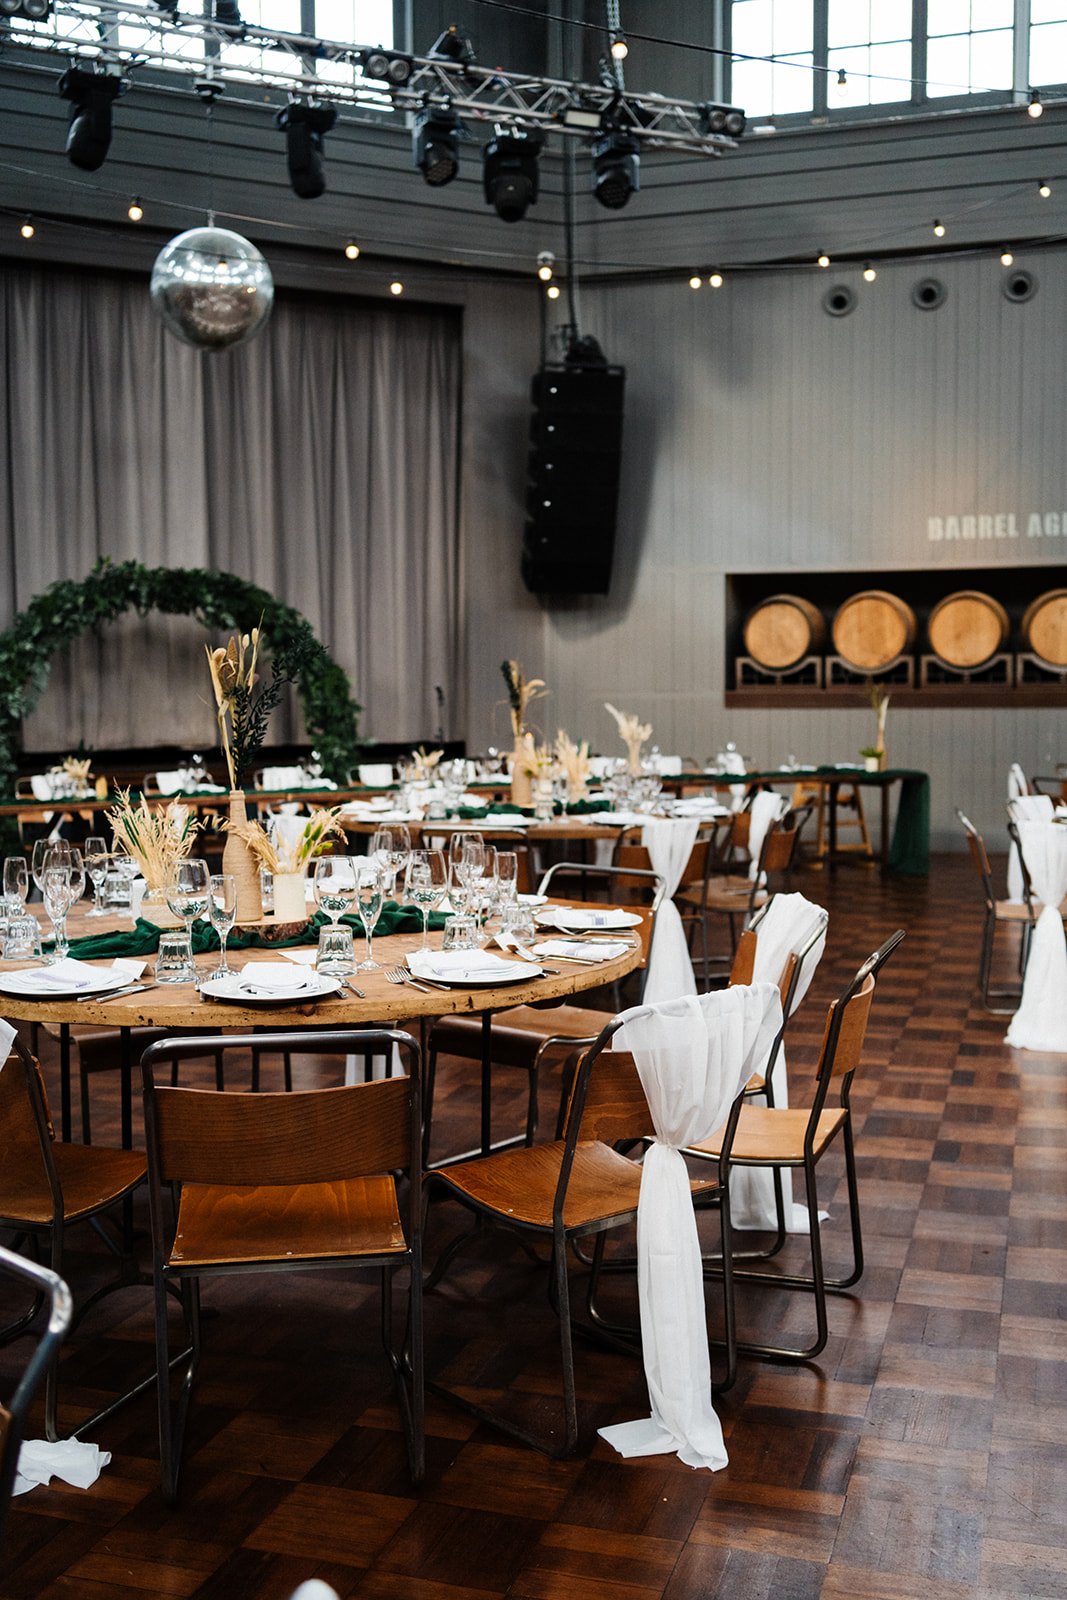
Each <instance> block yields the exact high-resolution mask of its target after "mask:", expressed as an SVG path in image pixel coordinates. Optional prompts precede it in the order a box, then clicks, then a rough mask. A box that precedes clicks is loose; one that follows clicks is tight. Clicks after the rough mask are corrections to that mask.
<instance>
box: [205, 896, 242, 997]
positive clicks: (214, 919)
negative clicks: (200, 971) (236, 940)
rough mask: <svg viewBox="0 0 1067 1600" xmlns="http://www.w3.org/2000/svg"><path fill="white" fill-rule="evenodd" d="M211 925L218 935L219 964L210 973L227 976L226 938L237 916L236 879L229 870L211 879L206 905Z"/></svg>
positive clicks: (222, 976) (228, 970)
mask: <svg viewBox="0 0 1067 1600" xmlns="http://www.w3.org/2000/svg"><path fill="white" fill-rule="evenodd" d="M207 914H208V916H209V917H210V919H211V926H212V927H213V928H214V930H215V932H216V933H217V934H218V936H219V964H218V966H217V967H216V968H215V970H214V972H213V973H212V974H211V976H212V977H213V978H225V977H228V976H229V973H230V967H229V965H228V964H227V961H226V940H227V939H228V938H229V936H230V929H231V928H232V927H233V925H234V922H235V920H236V917H237V879H236V878H235V877H234V876H233V874H232V873H230V872H216V873H214V874H213V875H212V879H211V898H210V899H209V901H208V905H207Z"/></svg>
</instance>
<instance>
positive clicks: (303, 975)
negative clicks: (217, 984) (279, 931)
mask: <svg viewBox="0 0 1067 1600" xmlns="http://www.w3.org/2000/svg"><path fill="white" fill-rule="evenodd" d="M222 982H223V983H224V984H225V987H226V990H227V992H229V993H233V994H248V995H252V994H256V995H274V994H296V993H298V992H300V991H301V990H303V989H306V988H307V986H308V973H307V972H306V971H305V970H303V969H302V968H301V967H298V966H295V965H294V964H293V963H292V962H290V961H246V962H245V964H244V966H243V967H242V968H241V970H240V972H235V973H234V974H233V976H232V977H231V978H225V979H223V980H222Z"/></svg>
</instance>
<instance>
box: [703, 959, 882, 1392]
mask: <svg viewBox="0 0 1067 1600" xmlns="http://www.w3.org/2000/svg"><path fill="white" fill-rule="evenodd" d="M903 938H904V930H903V929H902V928H898V929H897V931H896V932H895V933H893V934H891V935H890V936H889V938H888V939H886V940H885V942H884V943H883V944H882V945H880V946H879V948H878V949H877V950H876V951H874V953H873V954H872V955H870V956H868V957H867V960H866V961H865V962H864V963H863V965H862V966H861V967H860V968H859V970H858V972H857V973H856V975H855V977H854V978H853V979H852V981H851V982H850V983H849V984H848V986H847V988H846V989H845V990H844V992H843V993H842V994H841V996H840V997H839V998H838V999H837V1000H834V1001H832V1002H831V1004H830V1008H829V1011H828V1012H827V1017H826V1027H825V1030H824V1033H823V1041H822V1049H821V1051H820V1054H819V1064H818V1068H817V1075H816V1084H815V1097H814V1100H813V1102H812V1105H811V1109H810V1110H803V1109H793V1108H792V1107H789V1108H780V1107H775V1106H758V1107H757V1106H753V1105H751V1104H750V1103H749V1102H748V1101H746V1099H745V1097H744V1096H742V1097H740V1098H739V1099H738V1100H736V1101H735V1102H734V1106H733V1109H732V1111H731V1113H730V1116H729V1117H728V1118H727V1120H726V1123H725V1124H724V1126H723V1127H722V1128H721V1129H719V1130H718V1132H717V1133H716V1134H714V1135H713V1136H712V1137H711V1138H710V1139H708V1140H706V1141H704V1142H702V1143H701V1144H699V1145H694V1146H692V1147H691V1148H690V1149H689V1150H688V1151H687V1152H686V1153H687V1154H688V1155H692V1156H696V1157H703V1158H705V1159H710V1160H712V1161H716V1162H718V1170H719V1179H720V1182H722V1183H723V1184H728V1183H729V1176H730V1169H731V1167H741V1166H753V1167H794V1168H797V1169H800V1170H802V1171H803V1173H804V1181H805V1186H806V1190H807V1203H808V1212H809V1216H810V1230H811V1231H810V1234H809V1241H810V1246H811V1272H810V1274H807V1273H789V1272H776V1271H767V1270H761V1269H758V1268H756V1267H746V1266H740V1267H739V1266H734V1267H733V1277H734V1279H735V1280H737V1281H744V1282H751V1283H767V1284H771V1285H772V1286H773V1287H775V1288H779V1289H806V1290H810V1291H811V1292H812V1294H813V1295H814V1297H815V1319H816V1337H815V1341H814V1343H813V1344H811V1345H808V1346H806V1347H804V1348H799V1347H796V1346H783V1345H767V1344H756V1343H748V1342H745V1341H743V1340H738V1341H737V1349H738V1351H739V1352H740V1353H742V1354H745V1355H756V1356H765V1357H768V1358H769V1359H771V1360H774V1361H811V1360H813V1359H814V1357H815V1356H817V1355H818V1354H819V1352H820V1351H821V1350H822V1349H823V1347H824V1346H825V1344H826V1340H827V1338H828V1335H829V1325H828V1322H827V1316H826V1294H827V1291H828V1290H832V1291H842V1290H846V1289H850V1288H852V1286H853V1285H854V1284H856V1283H858V1282H859V1280H860V1278H861V1277H862V1276H863V1234H862V1229H861V1226H860V1211H859V1189H858V1186H857V1182H856V1151H855V1144H854V1142H853V1136H852V1110H851V1106H850V1103H849V1096H850V1094H851V1090H852V1080H853V1078H854V1076H855V1073H856V1069H857V1068H858V1066H859V1064H860V1054H861V1051H862V1048H863V1041H864V1036H865V1033H866V1029H867V1019H868V1017H869V1015H870V1009H871V1002H872V1000H873V998H874V988H875V979H876V977H877V974H878V973H879V972H880V971H881V969H882V967H883V966H884V965H885V963H886V962H887V961H888V959H889V957H890V956H891V955H892V954H893V951H894V950H895V949H896V948H897V946H898V945H899V944H900V943H901V941H902V940H903ZM835 1079H836V1080H838V1081H839V1084H840V1090H839V1101H838V1105H837V1106H836V1107H834V1108H832V1109H827V1106H826V1098H827V1095H828V1093H829V1089H830V1085H831V1082H833V1081H834V1080H835ZM838 1134H840V1135H841V1140H842V1144H843V1146H844V1155H845V1176H846V1180H847V1184H848V1208H849V1222H850V1226H851V1233H852V1255H853V1264H852V1268H851V1270H850V1271H849V1272H848V1273H846V1274H845V1275H844V1276H843V1277H840V1278H828V1277H827V1276H826V1274H825V1272H824V1269H823V1260H822V1238H821V1234H820V1229H819V1194H818V1185H817V1180H816V1167H817V1165H818V1163H819V1161H820V1160H821V1159H822V1157H823V1156H824V1155H825V1154H826V1151H827V1150H828V1149H829V1148H830V1146H831V1144H832V1143H833V1141H834V1139H835V1138H836V1137H837V1135H838ZM724 1268H725V1263H706V1267H705V1270H706V1271H709V1272H712V1273H718V1272H721V1271H723V1270H724Z"/></svg>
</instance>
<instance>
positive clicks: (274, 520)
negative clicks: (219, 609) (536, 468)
mask: <svg viewBox="0 0 1067 1600" xmlns="http://www.w3.org/2000/svg"><path fill="white" fill-rule="evenodd" d="M0 330H2V335H3V363H4V384H3V386H2V389H0V426H2V428H3V440H4V444H3V448H4V450H5V451H6V461H5V468H6V472H5V476H6V480H7V481H6V488H5V490H4V492H3V495H2V499H0V551H2V552H3V558H4V561H5V564H6V570H7V572H8V574H9V582H8V585H7V586H6V587H7V593H6V594H5V595H4V596H3V601H2V611H0V615H2V622H3V625H6V624H7V622H9V621H10V618H11V616H12V615H13V614H14V613H15V612H16V611H17V610H19V609H21V608H22V607H23V606H25V605H26V604H27V602H28V601H29V600H31V599H32V598H33V596H34V595H35V594H37V593H38V592H39V591H40V590H41V589H43V588H44V587H45V586H46V585H47V584H49V583H50V582H52V581H53V580H54V579H55V578H61V577H62V578H81V577H83V576H84V575H85V574H86V573H87V572H88V571H89V569H90V568H91V566H92V565H93V563H94V561H96V560H97V558H98V557H100V556H102V555H106V556H110V557H112V559H114V560H122V559H125V558H128V557H135V558H137V559H138V560H141V561H144V562H146V563H148V564H149V565H153V566H155V565H159V566H175V567H178V566H206V567H215V568H219V569H221V570H223V571H228V572H234V573H237V574H239V575H240V576H242V577H246V578H250V579H252V580H253V581H254V582H256V583H258V584H260V585H262V587H264V588H265V589H268V590H270V591H271V592H272V593H274V594H276V595H278V596H279V597H280V598H281V599H283V600H285V601H287V602H288V603H289V604H290V605H293V606H295V607H296V608H297V609H298V610H299V611H301V612H302V613H303V614H304V615H305V616H306V617H307V618H308V620H309V621H310V622H311V623H312V625H313V626H314V627H315V629H316V631H317V632H318V634H319V637H320V638H321V639H322V640H323V642H324V643H325V644H326V645H327V646H328V647H329V649H330V650H331V651H332V652H333V654H334V655H335V657H336V658H337V660H338V661H340V663H341V665H342V666H343V667H344V668H345V670H346V671H347V672H348V674H349V676H350V678H351V680H352V683H353V687H354V691H355V694H356V698H357V699H359V700H360V701H362V703H363V705H364V707H365V711H364V716H363V724H362V725H363V729H364V731H366V732H367V733H369V734H373V735H375V736H376V737H378V738H381V739H421V738H425V737H427V736H429V735H431V734H432V733H433V732H434V730H435V729H436V727H437V720H438V719H437V714H436V706H435V688H436V686H438V685H439V686H440V687H441V689H442V690H443V692H444V694H445V696H446V698H447V703H448V705H450V706H454V705H456V704H457V703H458V691H459V685H460V682H461V669H462V661H461V651H462V642H461V641H462V616H461V563H460V552H459V527H458V511H457V492H458V491H457V449H458V438H459V422H460V415H459V410H460V363H461V343H460V326H459V319H458V316H456V315H455V314H453V313H450V312H448V311H444V312H438V311H424V310H420V309H418V308H415V309H411V308H408V307H396V306H392V305H389V306H378V305H376V304H370V303H364V302H353V301H349V300H346V299H342V298H340V297H336V298H335V297H326V296H323V297H321V298H315V299H313V298H311V297H307V296H299V295H295V294H293V295H284V294H281V293H279V296H278V298H277V300H276V303H275V308H274V313H273V316H272V318H271V321H270V322H269V323H268V325H267V327H266V328H265V329H264V331H263V332H262V333H261V334H260V335H259V336H258V338H257V339H255V340H253V342H252V343H251V344H249V345H248V346H247V347H246V348H244V349H239V350H235V351H232V352H230V353H227V354H221V355H200V354H198V353H197V352H196V351H194V350H191V349H188V348H187V347H186V346H184V345H182V344H180V343H179V342H178V341H177V340H175V339H174V338H172V337H171V335H169V334H168V333H166V332H165V331H164V330H163V328H162V325H161V324H160V322H159V321H158V319H157V317H156V316H155V313H154V312H153V311H152V309H151V306H150V304H149V299H148V288H147V284H146V283H145V282H144V281H143V280H142V279H140V278H138V279H133V278H128V277H124V276H118V275H108V274H102V273H99V272H81V271H78V272H74V271H67V270H50V269H42V268H31V269H23V268H21V267H19V266H17V265H12V264H10V263H5V264H0ZM204 642H205V635H204V633H203V631H202V630H201V629H199V628H198V627H197V625H196V624H194V623H191V622H187V621H185V619H180V618H174V619H167V618H163V617H160V616H153V617H149V618H146V619H140V618H136V617H127V618H125V619H124V620H123V621H121V622H117V623H115V624H113V625H110V626H108V627H106V628H104V629H102V630H101V632H100V635H99V636H98V637H97V636H87V637H86V638H84V639H83V640H82V641H80V643H79V644H78V645H76V646H74V647H73V648H72V649H71V650H70V651H69V652H66V653H64V654H61V655H57V656H56V658H55V659H54V661H53V667H52V678H51V681H50V683H49V686H48V689H47V690H46V691H45V694H44V696H43V697H42V699H41V702H40V705H39V707H38V709H37V711H36V712H35V713H34V715H33V716H32V717H30V718H29V719H27V723H26V727H25V729H24V736H25V744H26V748H27V749H29V750H34V749H40V750H43V749H51V750H56V749H65V748H68V747H69V748H74V746H75V745H76V744H77V743H78V742H79V740H82V741H84V743H85V745H86V747H87V748H88V749H90V750H91V749H94V748H116V747H119V746H122V745H151V744H155V743H178V744H185V745H189V746H190V747H193V748H200V749H203V748H204V747H210V746H211V745H212V742H213V725H214V724H213V718H212V715H211V710H210V706H209V699H210V693H209V687H208V682H207V677H206V668H205V666H204V656H203V644H204ZM301 735H302V729H301V727H300V724H299V710H298V707H297V706H296V705H295V703H294V705H293V706H292V707H289V708H287V709H286V710H285V712H284V713H281V714H278V715H277V716H276V718H275V720H274V722H273V723H272V737H274V738H276V739H279V740H282V739H286V738H296V737H300V736H301Z"/></svg>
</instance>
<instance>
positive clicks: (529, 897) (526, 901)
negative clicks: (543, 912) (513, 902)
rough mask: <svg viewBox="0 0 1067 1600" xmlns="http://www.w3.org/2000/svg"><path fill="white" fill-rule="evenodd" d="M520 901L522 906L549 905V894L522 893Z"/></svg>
mask: <svg viewBox="0 0 1067 1600" xmlns="http://www.w3.org/2000/svg"><path fill="white" fill-rule="evenodd" d="M518 901H519V904H520V906H547V904H548V896H547V894H520V895H519V896H518Z"/></svg>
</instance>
